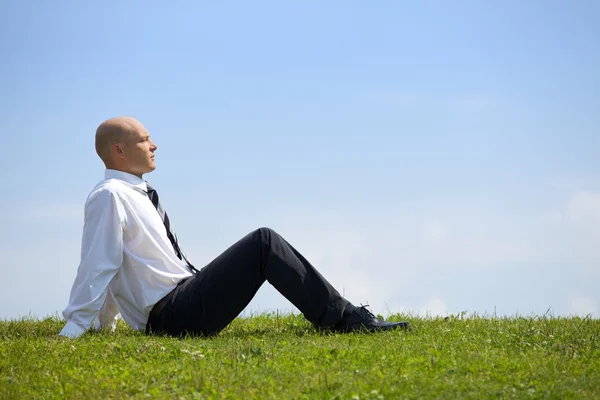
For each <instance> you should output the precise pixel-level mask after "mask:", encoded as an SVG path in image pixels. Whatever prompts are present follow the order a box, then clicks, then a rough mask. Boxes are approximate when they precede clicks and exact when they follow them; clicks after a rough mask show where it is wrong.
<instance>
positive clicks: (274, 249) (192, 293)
mask: <svg viewBox="0 0 600 400" xmlns="http://www.w3.org/2000/svg"><path fill="white" fill-rule="evenodd" d="M156 149H157V146H156V145H155V144H154V143H153V142H152V140H151V139H150V135H149V134H148V132H147V131H146V129H145V128H144V126H143V125H142V124H141V123H140V122H138V121H137V120H135V119H134V118H131V117H118V118H112V119H109V120H107V121H105V122H103V123H102V124H101V125H100V126H99V127H98V129H97V131H96V152H97V153H98V155H99V156H100V158H101V159H102V161H103V162H104V164H105V166H106V171H105V179H104V180H103V181H101V182H100V183H99V184H98V185H96V187H95V188H94V189H93V190H92V192H91V193H90V195H89V196H88V198H87V201H86V204H85V221H84V228H83V237H82V247H81V263H80V265H79V268H78V271H77V276H76V278H75V282H74V284H73V288H72V289H71V294H70V299H69V304H68V306H67V308H66V309H65V310H64V312H63V316H64V317H65V320H66V321H67V322H66V325H65V326H64V328H63V329H62V331H61V332H60V336H66V337H69V338H76V337H78V336H80V335H82V334H83V333H85V332H86V331H87V330H88V329H89V328H91V327H92V325H93V326H94V328H96V329H101V328H103V327H111V328H112V329H114V327H115V324H116V317H117V315H118V314H119V313H120V314H121V316H122V318H123V319H124V320H125V321H126V322H127V323H128V324H129V325H130V326H131V327H132V328H134V329H136V330H145V331H146V332H156V333H161V334H169V335H173V336H179V335H184V334H191V335H214V334H216V333H218V332H219V331H221V330H222V329H223V328H225V327H226V326H227V325H228V324H229V323H230V322H231V321H232V320H233V319H234V318H235V317H236V316H237V315H238V314H239V313H240V312H242V311H243V309H244V308H245V307H246V305H248V303H249V302H250V300H251V299H252V298H253V296H254V295H255V294H256V292H257V291H258V289H259V288H260V286H261V285H262V284H263V283H264V282H265V280H266V281H268V282H269V283H271V284H272V285H273V286H274V287H275V288H276V289H277V290H278V291H279V292H280V293H281V294H282V295H284V296H285V297H286V298H287V299H288V300H289V301H290V302H292V304H294V305H295V306H296V307H297V308H298V309H299V310H300V311H301V312H302V313H303V314H304V316H305V317H306V318H307V319H308V320H309V321H310V322H311V323H312V324H313V325H314V326H316V327H318V328H322V329H331V330H332V331H334V332H351V331H356V330H359V329H365V330H366V331H370V332H374V331H381V330H389V329H395V328H408V327H409V326H408V323H407V322H396V323H392V322H385V321H383V320H380V319H378V318H376V317H375V316H373V314H371V313H370V312H369V311H368V310H367V309H366V308H365V307H355V306H354V305H352V304H351V303H350V302H349V301H348V300H346V299H344V298H343V297H342V296H340V294H339V293H338V292H337V291H336V290H335V289H334V288H333V287H332V286H331V285H330V284H329V282H327V280H325V278H324V277H323V276H321V274H320V273H319V272H318V271H317V270H316V269H315V268H314V267H313V266H312V265H311V264H310V263H309V262H308V261H307V260H306V259H305V258H304V257H303V256H302V255H301V254H300V253H299V252H298V251H296V249H294V248H293V247H292V246H291V245H290V244H289V243H288V242H286V241H285V240H284V239H283V238H282V237H281V236H280V235H278V234H277V233H276V232H274V231H273V230H271V229H268V228H261V229H258V230H256V231H254V232H251V233H249V234H248V235H247V236H245V237H244V238H242V239H241V240H240V241H238V242H237V243H235V244H234V245H233V246H231V247H230V248H229V249H227V250H226V251H225V252H224V253H223V254H221V255H220V256H218V257H217V258H216V259H215V260H213V261H212V262H211V263H210V264H208V265H207V266H206V267H204V268H202V269H201V270H199V271H198V270H197V269H196V268H195V267H194V266H193V265H192V264H191V263H190V262H189V261H188V259H187V258H186V256H185V254H184V253H183V252H182V251H181V248H180V246H179V242H178V240H177V237H176V236H175V234H174V233H173V230H172V228H171V222H170V220H169V217H168V215H167V213H166V212H165V209H164V208H163V206H162V204H161V203H160V200H159V196H158V193H157V192H156V190H155V189H154V188H153V187H152V186H150V185H149V184H148V183H147V182H146V181H145V180H144V179H143V178H142V176H143V175H144V174H146V173H149V172H151V171H153V170H154V169H155V168H156V165H155V162H154V152H155V151H156Z"/></svg>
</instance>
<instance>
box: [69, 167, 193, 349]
mask: <svg viewBox="0 0 600 400" xmlns="http://www.w3.org/2000/svg"><path fill="white" fill-rule="evenodd" d="M191 275H192V273H191V272H190V270H189V269H188V267H187V266H186V265H185V263H184V262H183V261H181V260H180V259H179V258H178V257H177V255H176V254H175V250H174V249H173V245H172V244H171V242H170V241H169V238H168V237H167V230H166V228H165V225H164V223H163V221H162V219H161V217H160V215H159V214H158V212H157V211H156V208H155V207H154V205H153V204H152V202H151V201H150V199H149V198H148V195H147V187H146V182H145V181H144V180H143V179H140V178H138V177H137V176H135V175H131V174H128V173H125V172H121V171H116V170H111V169H107V170H106V173H105V179H104V180H103V181H101V182H100V183H98V185H96V187H95V188H94V189H93V190H92V192H91V193H90V195H89V196H88V198H87V200H86V203H85V219H84V227H83V237H82V244H81V262H80V264H79V268H78V270H77V276H76V278H75V282H74V284H73V288H72V289H71V294H70V297H69V304H68V306H67V308H66V309H65V310H64V311H63V316H64V318H65V320H66V321H67V323H66V325H65V326H64V328H63V329H62V331H61V332H60V334H61V335H64V336H67V337H71V338H75V337H78V336H80V335H81V334H83V333H84V332H86V331H87V330H88V329H89V328H90V327H92V325H94V328H95V329H101V328H104V327H110V328H112V329H114V327H115V325H116V320H117V318H118V316H119V314H120V315H121V317H122V318H123V319H124V320H125V321H126V322H127V323H128V324H129V325H130V326H131V327H132V328H133V329H136V330H144V329H145V328H146V323H147V321H148V316H149V314H150V311H151V310H152V307H153V306H154V305H155V304H156V303H157V302H158V301H159V300H160V299H162V298H163V297H164V296H165V295H167V294H168V293H169V292H171V291H172V290H173V289H174V288H175V287H176V286H177V283H178V282H179V281H181V280H182V279H184V278H187V277H189V276H191Z"/></svg>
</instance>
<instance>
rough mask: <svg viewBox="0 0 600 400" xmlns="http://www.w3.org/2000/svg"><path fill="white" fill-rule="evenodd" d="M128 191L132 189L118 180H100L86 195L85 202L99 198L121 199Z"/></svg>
mask: <svg viewBox="0 0 600 400" xmlns="http://www.w3.org/2000/svg"><path fill="white" fill-rule="evenodd" d="M130 190H132V188H131V187H130V186H129V185H127V184H126V183H125V182H123V181H121V180H119V179H114V178H107V179H103V180H101V181H100V182H98V183H97V184H96V186H94V188H93V189H92V190H91V192H90V194H89V195H88V198H87V200H88V201H89V200H91V199H93V198H96V197H99V196H100V197H104V196H106V197H116V198H122V197H123V196H124V195H126V194H127V192H128V191H130Z"/></svg>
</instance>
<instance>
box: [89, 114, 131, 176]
mask: <svg viewBox="0 0 600 400" xmlns="http://www.w3.org/2000/svg"><path fill="white" fill-rule="evenodd" d="M141 125H142V124H140V122H139V121H138V120H136V119H135V118H132V117H116V118H111V119H108V120H106V121H104V122H103V123H101V124H100V126H98V129H96V153H98V156H100V158H101V159H102V161H104V164H107V163H110V160H111V150H112V148H113V146H114V145H115V144H118V143H125V142H127V140H128V139H130V138H131V136H132V134H134V133H135V132H136V131H137V129H139V127H140V126H141Z"/></svg>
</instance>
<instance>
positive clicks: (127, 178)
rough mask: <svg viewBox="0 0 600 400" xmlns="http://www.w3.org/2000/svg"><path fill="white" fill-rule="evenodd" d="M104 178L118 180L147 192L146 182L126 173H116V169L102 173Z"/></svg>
mask: <svg viewBox="0 0 600 400" xmlns="http://www.w3.org/2000/svg"><path fill="white" fill-rule="evenodd" d="M104 177H105V178H106V179H119V180H121V181H124V182H127V183H129V184H130V185H132V186H135V187H136V188H138V189H141V190H143V191H144V192H148V186H147V185H146V181H145V180H143V179H141V178H138V177H137V176H135V175H133V174H130V173H128V172H123V171H118V170H116V169H107V170H106V171H105V172H104Z"/></svg>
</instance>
